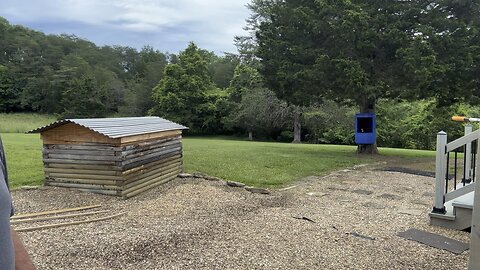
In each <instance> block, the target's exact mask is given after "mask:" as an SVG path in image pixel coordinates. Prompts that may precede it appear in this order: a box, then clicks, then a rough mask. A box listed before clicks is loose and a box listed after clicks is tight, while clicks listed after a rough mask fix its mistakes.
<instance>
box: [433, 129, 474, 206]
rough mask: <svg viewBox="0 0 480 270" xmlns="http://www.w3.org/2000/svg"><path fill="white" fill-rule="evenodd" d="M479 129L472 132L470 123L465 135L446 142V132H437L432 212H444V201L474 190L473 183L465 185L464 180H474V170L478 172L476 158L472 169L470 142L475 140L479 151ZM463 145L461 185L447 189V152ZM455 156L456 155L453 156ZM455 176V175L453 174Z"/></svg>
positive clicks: (455, 150)
mask: <svg viewBox="0 0 480 270" xmlns="http://www.w3.org/2000/svg"><path fill="white" fill-rule="evenodd" d="M479 139H480V129H478V130H476V131H473V132H472V126H471V125H470V124H468V125H466V126H465V136H463V137H461V138H459V139H456V140H454V141H452V142H450V143H447V133H445V132H443V131H440V132H439V133H437V156H436V164H435V201H434V206H433V211H432V212H434V213H443V214H445V212H446V210H445V202H447V201H450V200H453V199H455V198H458V197H460V196H462V195H464V194H467V193H469V192H472V191H473V190H474V185H466V180H468V181H475V179H474V178H476V175H475V172H479V170H478V166H479V161H478V159H476V160H475V163H476V164H474V166H475V167H474V168H473V170H472V154H471V153H472V142H474V141H477V149H476V150H477V151H476V153H480V143H479V142H478V140H479ZM461 147H464V149H463V154H464V155H463V158H464V162H463V164H464V169H463V170H464V176H463V180H462V182H463V187H461V188H458V189H457V187H456V183H455V185H454V188H453V190H450V191H449V190H447V184H448V171H449V168H448V165H447V164H448V160H447V159H448V153H449V152H457V151H458V150H457V149H459V148H461ZM455 157H456V156H455ZM456 166H457V164H456V160H455V169H456ZM454 177H456V175H455V176H454Z"/></svg>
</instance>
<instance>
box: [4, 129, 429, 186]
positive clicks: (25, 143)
mask: <svg viewBox="0 0 480 270" xmlns="http://www.w3.org/2000/svg"><path fill="white" fill-rule="evenodd" d="M2 138H3V142H4V146H5V150H6V155H7V160H8V166H9V173H10V179H11V182H12V186H13V187H17V186H22V185H39V184H41V183H42V181H43V165H42V160H41V158H42V154H41V150H42V143H41V140H40V139H39V135H38V134H31V135H30V134H19V133H3V134H2ZM381 153H382V155H381V156H368V155H367V156H359V155H357V154H356V153H355V147H354V146H337V145H312V144H288V143H273V142H249V141H237V140H230V139H223V138H184V156H185V158H184V162H185V170H186V171H187V172H201V173H205V174H208V175H212V176H218V177H221V178H224V179H227V180H235V181H240V182H244V183H246V184H248V185H253V186H263V187H280V186H284V185H287V184H289V183H292V182H294V181H295V180H298V179H300V178H302V177H305V176H309V175H324V174H327V173H329V172H331V171H334V170H337V169H340V168H345V167H349V166H352V165H355V164H361V163H362V164H363V163H371V162H377V161H381V160H387V161H392V163H394V164H397V165H398V164H403V165H406V166H410V167H412V166H413V167H415V166H419V165H421V164H423V163H425V164H428V166H430V165H431V164H432V163H433V161H434V156H435V153H434V152H432V151H416V150H404V149H381ZM422 162H423V163H422ZM422 168H424V167H422Z"/></svg>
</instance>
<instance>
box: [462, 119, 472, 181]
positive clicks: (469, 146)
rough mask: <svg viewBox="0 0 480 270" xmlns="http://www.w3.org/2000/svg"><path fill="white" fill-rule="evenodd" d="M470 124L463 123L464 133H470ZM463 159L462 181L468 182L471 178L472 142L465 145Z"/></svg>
mask: <svg viewBox="0 0 480 270" xmlns="http://www.w3.org/2000/svg"><path fill="white" fill-rule="evenodd" d="M472 130H473V128H472V124H466V125H465V135H467V134H470V133H472ZM463 158H464V159H465V175H464V179H463V181H464V183H470V181H471V180H472V143H467V144H466V147H465V153H464V157H463Z"/></svg>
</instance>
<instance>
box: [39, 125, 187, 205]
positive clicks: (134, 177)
mask: <svg viewBox="0 0 480 270" xmlns="http://www.w3.org/2000/svg"><path fill="white" fill-rule="evenodd" d="M181 133H182V132H181V130H174V131H165V132H157V133H150V134H142V135H135V136H129V137H123V138H118V139H112V138H110V137H107V136H105V135H102V134H100V133H97V132H94V131H92V130H90V129H88V128H85V127H82V126H79V125H76V124H73V123H68V124H65V125H62V126H59V127H56V128H54V129H50V130H47V131H44V132H42V134H41V137H42V139H43V141H44V147H43V151H42V153H43V162H44V169H45V185H48V186H56V187H65V188H72V189H76V190H82V191H89V192H94V193H99V194H105V195H113V196H121V197H123V198H130V197H132V196H135V195H137V194H140V193H141V192H144V191H146V190H148V189H150V188H153V187H155V186H158V185H160V184H162V183H165V182H168V181H170V180H172V179H174V178H175V177H176V176H177V175H178V173H180V172H181V171H182V169H183V160H182V158H183V154H182V136H181Z"/></svg>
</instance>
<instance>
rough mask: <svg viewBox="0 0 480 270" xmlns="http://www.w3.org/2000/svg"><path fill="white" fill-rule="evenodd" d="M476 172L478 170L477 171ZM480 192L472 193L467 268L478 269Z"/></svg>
mask: <svg viewBox="0 0 480 270" xmlns="http://www.w3.org/2000/svg"><path fill="white" fill-rule="evenodd" d="M479 150H480V138H479V140H478V141H477V153H480V152H478V151H479ZM475 167H476V168H475V170H478V169H479V167H480V161H479V160H478V158H477V160H476V164H475ZM477 172H478V171H477ZM473 185H475V190H479V191H480V180H479V181H475V183H474V184H473ZM479 252H480V192H475V193H474V195H473V213H472V228H471V232H470V258H469V260H468V269H469V270H478V269H480V256H478V254H479Z"/></svg>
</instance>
